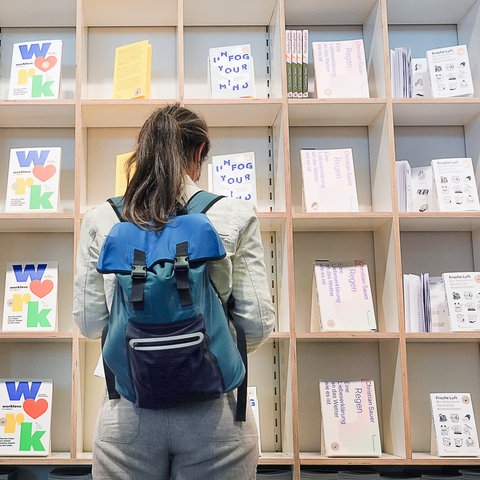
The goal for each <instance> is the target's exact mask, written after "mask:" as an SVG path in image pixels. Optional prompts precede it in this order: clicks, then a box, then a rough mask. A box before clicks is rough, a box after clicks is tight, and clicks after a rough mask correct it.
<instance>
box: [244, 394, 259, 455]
mask: <svg viewBox="0 0 480 480" xmlns="http://www.w3.org/2000/svg"><path fill="white" fill-rule="evenodd" d="M247 397H248V401H249V403H250V406H251V407H252V412H253V418H254V419H255V423H256V425H257V431H258V452H259V454H260V455H261V454H262V441H261V434H260V409H259V407H258V396H257V387H254V386H249V387H247Z"/></svg>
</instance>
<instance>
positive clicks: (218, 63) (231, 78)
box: [208, 44, 255, 98]
mask: <svg viewBox="0 0 480 480" xmlns="http://www.w3.org/2000/svg"><path fill="white" fill-rule="evenodd" d="M208 73H209V85H210V97H211V98H255V73H254V67H253V57H252V52H251V46H250V44H243V45H232V46H226V47H214V48H210V49H209V52H208Z"/></svg>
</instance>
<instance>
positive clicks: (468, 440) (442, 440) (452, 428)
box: [430, 393, 480, 457]
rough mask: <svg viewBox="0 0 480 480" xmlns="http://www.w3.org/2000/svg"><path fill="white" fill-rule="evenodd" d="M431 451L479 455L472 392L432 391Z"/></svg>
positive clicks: (453, 455) (435, 453)
mask: <svg viewBox="0 0 480 480" xmlns="http://www.w3.org/2000/svg"><path fill="white" fill-rule="evenodd" d="M430 408H431V412H432V436H431V439H432V440H431V453H432V455H438V456H440V457H465V456H466V457H468V456H478V455H480V448H479V445H478V435H477V426H476V424H475V415H474V412H473V405H472V397H471V395H470V393H430Z"/></svg>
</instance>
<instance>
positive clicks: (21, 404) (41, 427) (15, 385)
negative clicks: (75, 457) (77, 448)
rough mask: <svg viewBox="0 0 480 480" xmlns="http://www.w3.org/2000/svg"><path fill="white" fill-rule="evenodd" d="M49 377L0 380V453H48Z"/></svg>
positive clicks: (9, 454)
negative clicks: (0, 418) (0, 420)
mask: <svg viewBox="0 0 480 480" xmlns="http://www.w3.org/2000/svg"><path fill="white" fill-rule="evenodd" d="M52 393H53V382H52V380H31V379H0V412H1V414H2V419H3V422H1V423H0V455H1V456H47V455H49V454H50V429H51V418H52Z"/></svg>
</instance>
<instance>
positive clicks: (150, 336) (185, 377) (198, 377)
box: [125, 315, 224, 408]
mask: <svg viewBox="0 0 480 480" xmlns="http://www.w3.org/2000/svg"><path fill="white" fill-rule="evenodd" d="M125 340H126V343H127V352H128V361H129V368H130V376H131V379H132V384H133V387H134V390H135V395H136V398H137V402H136V405H137V406H139V407H142V408H166V407H172V406H175V405H178V404H181V403H185V402H189V401H193V400H196V401H198V400H207V399H211V398H217V397H219V396H220V395H221V394H222V392H223V390H224V385H223V378H222V375H221V373H220V369H219V368H218V364H217V359H216V358H215V356H214V355H213V354H212V353H211V352H210V350H209V348H208V345H209V338H208V335H207V334H206V332H205V322H204V319H203V317H202V316H201V315H197V316H196V317H194V318H191V319H187V320H182V321H180V322H173V323H166V324H158V323H156V324H151V323H149V324H142V323H138V322H133V321H129V322H128V323H127V327H126V336H125Z"/></svg>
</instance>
